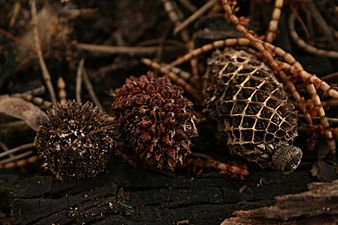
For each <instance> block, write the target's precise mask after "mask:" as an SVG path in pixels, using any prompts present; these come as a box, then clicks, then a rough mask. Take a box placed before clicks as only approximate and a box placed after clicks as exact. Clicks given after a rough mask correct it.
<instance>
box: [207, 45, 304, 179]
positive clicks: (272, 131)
mask: <svg viewBox="0 0 338 225" xmlns="http://www.w3.org/2000/svg"><path fill="white" fill-rule="evenodd" d="M203 94H204V96H205V101H204V105H205V112H207V113H208V114H209V115H210V117H211V118H212V119H214V120H216V121H218V124H219V125H218V126H219V129H220V130H221V132H222V133H223V134H225V135H226V136H227V140H228V146H229V149H230V151H231V153H232V154H235V155H238V156H241V157H243V158H244V159H246V160H248V161H250V162H255V163H257V164H258V165H259V166H260V167H262V168H267V167H272V168H275V169H277V170H278V171H280V172H281V173H289V172H292V171H293V170H295V169H296V168H297V166H298V165H299V163H300V161H301V158H302V151H301V150H300V149H299V148H298V147H295V146H293V145H292V141H293V139H294V138H295V137H296V136H297V135H298V134H297V111H295V108H294V105H293V104H292V103H291V102H290V100H289V99H288V96H287V94H286V92H285V90H284V89H283V86H282V84H280V83H279V82H278V80H277V79H276V77H275V76H274V74H273V72H272V70H271V69H270V68H269V67H267V66H266V65H265V64H264V63H262V62H261V61H259V60H258V59H257V58H256V56H254V55H252V54H249V53H247V52H246V51H243V50H241V51H239V50H235V49H230V48H226V49H225V50H224V52H220V51H216V52H215V53H214V54H213V55H212V57H211V58H210V59H209V61H208V69H207V72H206V79H205V83H204V88H203Z"/></svg>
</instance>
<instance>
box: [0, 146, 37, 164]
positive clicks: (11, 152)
mask: <svg viewBox="0 0 338 225" xmlns="http://www.w3.org/2000/svg"><path fill="white" fill-rule="evenodd" d="M33 147H34V146H33V143H28V144H23V145H20V146H18V147H15V148H12V149H9V150H7V151H5V152H1V153H0V159H1V160H0V164H3V163H7V162H10V161H13V160H15V159H17V158H18V157H16V158H15V157H10V158H6V159H3V158H4V157H8V156H10V155H11V154H15V153H18V152H21V151H23V150H26V149H31V148H33Z"/></svg>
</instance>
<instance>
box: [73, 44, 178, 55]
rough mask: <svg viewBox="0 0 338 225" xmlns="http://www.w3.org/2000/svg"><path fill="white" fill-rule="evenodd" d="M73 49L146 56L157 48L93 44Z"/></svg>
mask: <svg viewBox="0 0 338 225" xmlns="http://www.w3.org/2000/svg"><path fill="white" fill-rule="evenodd" d="M75 47H76V48H77V49H79V50H85V51H90V52H96V53H107V54H131V55H148V54H156V53H157V51H158V48H159V47H158V46H146V47H138V46H111V45H95V44H85V43H77V44H75ZM165 49H166V50H175V49H177V48H176V47H173V46H166V47H165Z"/></svg>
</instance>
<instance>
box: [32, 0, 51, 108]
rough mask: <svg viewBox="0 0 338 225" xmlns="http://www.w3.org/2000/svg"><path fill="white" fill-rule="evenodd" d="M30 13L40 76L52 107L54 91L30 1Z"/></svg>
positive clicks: (34, 7)
mask: <svg viewBox="0 0 338 225" xmlns="http://www.w3.org/2000/svg"><path fill="white" fill-rule="evenodd" d="M30 3H31V13H32V27H33V32H34V40H35V49H36V54H37V56H38V58H39V63H40V67H41V70H42V75H43V79H44V81H45V83H46V85H47V89H48V92H49V94H50V98H51V101H52V103H53V105H55V104H56V103H57V101H56V95H55V91H54V88H53V85H52V82H51V76H50V74H49V72H48V69H47V66H46V63H45V60H44V58H43V55H42V51H41V44H40V38H39V31H38V26H37V23H38V21H37V16H36V3H35V0H31V2H30Z"/></svg>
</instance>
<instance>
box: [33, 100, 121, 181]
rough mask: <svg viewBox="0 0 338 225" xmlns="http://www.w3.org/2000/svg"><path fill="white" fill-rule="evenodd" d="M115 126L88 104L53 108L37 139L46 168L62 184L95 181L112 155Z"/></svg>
mask: <svg viewBox="0 0 338 225" xmlns="http://www.w3.org/2000/svg"><path fill="white" fill-rule="evenodd" d="M115 124H116V123H115V120H114V119H113V118H112V117H111V116H109V115H106V114H104V113H101V112H100V111H99V110H98V109H97V108H96V107H94V106H93V105H92V103H89V102H87V103H85V104H84V105H82V104H80V103H76V102H68V103H67V104H65V105H56V106H54V107H53V108H52V109H51V110H49V111H48V112H47V116H46V117H45V118H43V119H42V121H41V126H40V128H39V129H38V133H37V136H36V139H35V144H36V148H37V151H38V155H39V158H40V160H41V161H42V163H43V167H44V168H45V169H47V170H50V171H51V172H52V173H53V174H54V175H55V176H56V178H57V179H59V180H62V179H64V178H66V177H72V178H84V177H95V176H96V175H97V174H98V173H100V172H101V171H103V170H104V169H105V168H106V165H107V163H108V159H109V158H110V157H111V156H112V155H113V150H114V148H115V145H116V144H115V137H116V136H117V135H116V134H117V132H116V126H115Z"/></svg>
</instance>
